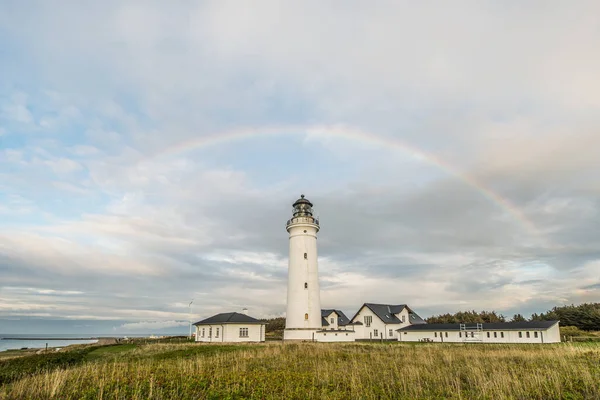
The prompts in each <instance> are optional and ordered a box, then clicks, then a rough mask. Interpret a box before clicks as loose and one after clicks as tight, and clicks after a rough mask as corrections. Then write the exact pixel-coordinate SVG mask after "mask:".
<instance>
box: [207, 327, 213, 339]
mask: <svg viewBox="0 0 600 400" xmlns="http://www.w3.org/2000/svg"><path fill="white" fill-rule="evenodd" d="M208 337H212V328H208Z"/></svg>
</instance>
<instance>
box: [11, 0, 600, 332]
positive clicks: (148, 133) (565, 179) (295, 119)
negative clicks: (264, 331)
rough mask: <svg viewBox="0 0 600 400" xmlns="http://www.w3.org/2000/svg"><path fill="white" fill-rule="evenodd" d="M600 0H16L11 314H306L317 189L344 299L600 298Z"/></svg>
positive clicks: (329, 269) (172, 319)
mask: <svg viewBox="0 0 600 400" xmlns="http://www.w3.org/2000/svg"><path fill="white" fill-rule="evenodd" d="M98 4H99V3H98ZM598 11H600V10H598V5H597V4H596V3H594V2H580V3H578V4H576V5H573V4H569V5H564V4H559V3H552V2H551V3H548V4H546V5H545V6H544V7H543V8H540V7H538V6H537V5H534V4H529V5H526V6H523V7H520V8H519V9H518V10H517V9H515V8H512V7H510V6H507V5H506V4H478V5H473V4H467V3H460V2H459V3H453V4H452V5H450V4H448V5H442V6H439V5H437V6H436V7H431V6H430V5H427V4H425V3H418V4H417V3H415V4H400V3H396V2H385V1H384V2H382V3H381V4H380V5H379V6H378V7H365V6H363V5H361V4H359V3H349V4H345V5H344V6H343V7H340V6H339V5H335V4H333V3H331V4H322V3H316V2H303V3H297V4H296V3H287V4H282V3H280V2H273V1H264V2H259V3H256V4H253V5H252V6H251V7H247V6H240V4H238V3H235V2H230V1H220V2H205V3H201V4H195V5H190V4H169V5H165V4H163V3H160V2H147V3H144V4H143V5H141V4H137V3H135V2H128V1H119V2H116V1H108V2H104V3H102V6H99V5H97V4H96V3H78V4H75V5H72V7H50V6H48V5H47V4H45V3H44V2H37V3H35V4H34V7H32V5H31V4H30V5H28V6H27V7H25V6H24V5H22V4H20V3H18V2H16V3H14V4H13V5H12V6H11V7H9V8H8V10H7V12H6V13H3V14H2V15H1V16H0V29H2V31H3V32H6V33H7V35H5V37H3V38H2V39H0V46H3V47H6V48H10V49H18V51H17V50H15V51H16V53H15V57H10V58H9V59H6V60H2V61H0V66H1V67H2V70H3V71H5V73H4V74H2V76H0V125H1V127H0V215H1V216H2V221H1V222H0V282H1V283H0V297H1V300H0V305H1V307H0V320H1V319H3V318H21V317H22V318H23V321H29V320H30V319H35V318H37V319H39V320H40V321H45V322H44V323H45V324H46V326H48V327H52V329H55V328H56V326H58V325H56V324H59V322H56V324H55V322H51V321H62V322H61V323H62V324H64V325H63V326H69V327H71V325H69V323H70V322H68V321H75V320H76V321H80V322H81V321H87V322H85V323H84V322H81V323H80V324H81V325H86V324H88V322H89V321H101V322H102V324H103V325H102V324H100V322H99V323H98V324H97V325H94V324H92V325H93V326H94V327H95V329H105V328H106V327H110V329H112V327H113V326H115V327H116V328H118V329H123V330H128V331H133V330H135V329H139V330H140V331H143V330H148V329H150V330H153V329H159V328H160V329H162V328H164V329H170V328H173V329H176V328H177V326H179V327H181V328H183V329H184V330H185V323H183V322H181V324H183V325H169V324H171V323H179V322H177V321H184V320H187V318H188V316H187V313H188V310H187V308H186V307H181V304H187V303H188V302H189V299H192V298H194V299H195V300H194V310H195V311H194V312H196V311H197V312H198V315H197V317H201V316H202V317H208V316H210V315H212V314H214V313H217V312H224V311H232V310H239V309H241V308H243V307H248V308H249V309H250V310H251V315H253V316H256V317H261V316H275V315H282V314H283V313H284V312H285V290H286V279H287V271H286V268H287V254H288V238H287V233H286V231H285V221H286V220H287V219H288V218H289V216H290V207H291V204H292V203H293V201H294V200H295V199H296V198H297V196H299V195H300V193H305V194H306V195H307V197H308V198H310V199H311V201H313V202H314V203H315V207H316V209H317V210H318V213H319V216H320V219H321V227H322V229H321V231H320V233H319V257H320V258H319V260H320V271H321V286H322V300H323V304H324V305H326V306H327V307H336V308H342V309H343V310H344V311H347V312H348V313H350V314H352V313H353V312H354V311H356V308H357V307H358V306H359V305H360V303H362V302H365V301H375V302H390V303H398V302H400V303H408V304H410V305H411V307H413V308H414V309H415V310H417V312H420V313H421V314H423V315H424V316H426V315H427V314H428V313H440V312H446V311H455V310H457V309H473V308H475V309H481V308H488V309H489V308H495V309H497V310H499V311H502V312H506V313H514V312H522V313H528V312H540V311H544V310H545V308H546V307H552V306H554V305H556V304H561V303H570V302H579V301H592V300H594V296H597V290H596V288H595V286H596V285H597V284H598V281H597V276H598V271H597V263H598V260H600V236H599V235H598V229H597V227H598V224H599V223H600V211H599V210H600V203H599V202H598V198H599V197H598V194H599V193H600V185H599V183H598V179H597V173H596V171H597V170H598V169H599V168H600V161H599V159H598V157H597V155H596V153H597V151H596V149H597V148H598V145H600V143H599V142H598V135H597V132H598V129H600V119H599V118H598V113H597V108H598V105H599V103H598V96H597V93H598V89H600V87H599V86H598V85H599V83H598V80H597V79H596V75H597V72H596V71H597V70H598V69H599V67H600V57H599V56H598V52H597V51H596V49H597V48H599V47H600V35H598V32H597V29H596V24H595V21H594V18H593V16H594V15H597V14H598ZM507 21H508V22H507ZM274 126H280V127H282V132H276V131H275V130H274V129H273V127H274ZM290 127H293V128H290ZM263 131H268V132H273V133H274V134H273V135H266V134H264V135H263V134H260V133H262V132H263ZM219 132H238V133H239V134H238V136H235V135H230V136H227V137H225V138H223V137H220V136H219ZM244 132H245V134H244ZM286 132H287V133H290V134H286ZM349 133H350V134H349ZM351 133H354V135H351ZM15 288H20V289H19V290H16V289H15ZM115 321H118V322H115ZM136 324H138V325H136ZM144 324H146V325H144ZM152 324H154V325H152ZM160 324H166V325H164V326H163V327H162V328H161V327H160V326H159V325H160ZM167 325H168V326H167ZM20 326H22V327H23V329H32V328H31V326H30V325H27V324H25V323H24V324H23V325H20ZM56 329H58V328H56ZM69 329H75V328H69ZM77 329H84V328H77Z"/></svg>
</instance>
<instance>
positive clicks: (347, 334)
mask: <svg viewBox="0 0 600 400" xmlns="http://www.w3.org/2000/svg"><path fill="white" fill-rule="evenodd" d="M354 335H355V332H353V331H329V332H327V331H325V332H317V333H316V334H315V341H317V342H354V340H355V338H354Z"/></svg>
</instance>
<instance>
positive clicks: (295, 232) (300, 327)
mask: <svg viewBox="0 0 600 400" xmlns="http://www.w3.org/2000/svg"><path fill="white" fill-rule="evenodd" d="M293 207H294V208H293V215H292V218H291V219H289V220H288V221H287V224H286V230H287V231H288V233H289V236H290V259H289V264H288V291H287V312H286V319H285V331H284V333H283V339H284V340H312V339H313V337H314V335H313V334H314V333H315V332H316V331H318V330H321V299H320V290H319V269H318V265H317V232H319V220H318V219H316V218H315V217H314V216H313V209H312V207H313V204H312V203H311V202H310V201H308V199H305V198H304V195H301V196H300V198H299V199H298V200H296V202H295V203H294V204H293Z"/></svg>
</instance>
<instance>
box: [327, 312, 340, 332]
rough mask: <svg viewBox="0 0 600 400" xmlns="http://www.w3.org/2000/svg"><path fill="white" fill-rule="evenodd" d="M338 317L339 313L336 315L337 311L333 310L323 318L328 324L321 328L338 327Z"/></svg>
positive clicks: (330, 328)
mask: <svg viewBox="0 0 600 400" xmlns="http://www.w3.org/2000/svg"><path fill="white" fill-rule="evenodd" d="M338 318H339V315H337V313H336V312H335V311H332V312H331V314H329V315H328V316H327V317H325V319H326V320H327V322H328V323H329V325H327V326H324V327H323V329H327V330H332V329H338ZM332 319H333V322H332V321H331V320H332Z"/></svg>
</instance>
